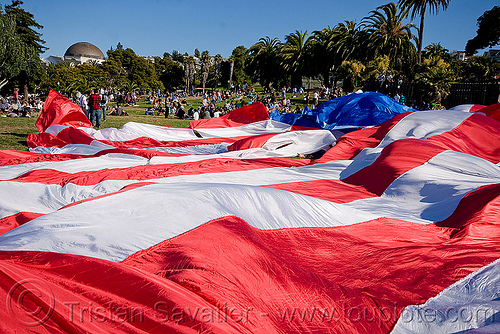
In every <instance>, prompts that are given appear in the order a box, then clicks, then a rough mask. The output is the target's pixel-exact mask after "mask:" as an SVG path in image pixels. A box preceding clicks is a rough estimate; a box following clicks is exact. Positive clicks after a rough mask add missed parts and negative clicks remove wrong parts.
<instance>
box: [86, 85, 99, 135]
mask: <svg viewBox="0 0 500 334" xmlns="http://www.w3.org/2000/svg"><path fill="white" fill-rule="evenodd" d="M89 106H90V112H89V113H90V123H92V125H94V118H95V119H96V122H95V127H96V129H99V128H100V127H101V97H100V96H99V94H96V93H95V92H94V90H91V91H90V96H89Z"/></svg>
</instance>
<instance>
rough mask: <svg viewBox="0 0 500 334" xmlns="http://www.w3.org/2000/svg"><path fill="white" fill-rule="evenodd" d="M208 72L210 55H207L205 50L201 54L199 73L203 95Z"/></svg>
mask: <svg viewBox="0 0 500 334" xmlns="http://www.w3.org/2000/svg"><path fill="white" fill-rule="evenodd" d="M209 71H210V55H209V54H208V51H207V50H205V51H203V52H202V53H201V73H202V76H203V78H202V80H203V93H205V85H206V83H207V79H208V73H209Z"/></svg>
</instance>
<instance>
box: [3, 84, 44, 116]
mask: <svg viewBox="0 0 500 334" xmlns="http://www.w3.org/2000/svg"><path fill="white" fill-rule="evenodd" d="M42 107H43V102H42V101H41V100H40V99H39V98H37V97H34V96H29V97H28V98H25V97H24V96H21V95H19V88H15V89H14V92H13V93H12V95H11V96H7V97H3V96H0V113H1V116H2V117H31V116H32V114H33V113H34V112H39V111H41V110H42Z"/></svg>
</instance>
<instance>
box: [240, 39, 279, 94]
mask: <svg viewBox="0 0 500 334" xmlns="http://www.w3.org/2000/svg"><path fill="white" fill-rule="evenodd" d="M280 46H281V41H280V40H279V39H278V38H277V37H275V38H272V39H271V38H270V37H269V36H266V37H265V38H261V39H259V42H257V43H255V44H254V45H252V46H251V47H250V49H248V53H249V56H250V60H249V64H248V68H249V70H250V71H252V72H253V74H254V75H255V76H256V77H258V78H259V79H260V83H261V84H262V86H264V87H269V85H270V84H271V83H272V82H273V81H274V80H275V79H276V74H277V73H278V72H279V71H278V66H279V65H278V51H279V48H280Z"/></svg>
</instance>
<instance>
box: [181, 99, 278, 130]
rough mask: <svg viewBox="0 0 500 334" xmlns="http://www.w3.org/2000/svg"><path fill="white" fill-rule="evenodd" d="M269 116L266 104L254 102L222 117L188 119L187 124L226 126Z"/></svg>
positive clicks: (202, 126)
mask: <svg viewBox="0 0 500 334" xmlns="http://www.w3.org/2000/svg"><path fill="white" fill-rule="evenodd" d="M270 118H271V117H270V116H269V112H268V111H267V108H266V106H264V104H263V103H261V102H256V103H253V104H250V105H247V106H244V107H241V108H238V109H235V110H233V111H230V112H229V113H227V114H225V115H224V116H222V117H216V118H209V119H200V120H197V121H190V122H189V126H190V127H191V129H214V128H227V127H234V126H242V125H244V124H249V123H253V122H258V121H264V120H266V119H270Z"/></svg>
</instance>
